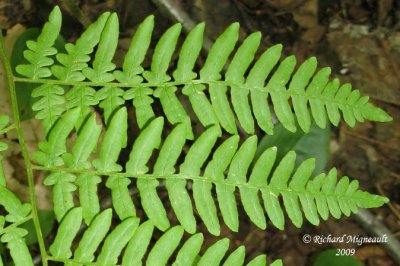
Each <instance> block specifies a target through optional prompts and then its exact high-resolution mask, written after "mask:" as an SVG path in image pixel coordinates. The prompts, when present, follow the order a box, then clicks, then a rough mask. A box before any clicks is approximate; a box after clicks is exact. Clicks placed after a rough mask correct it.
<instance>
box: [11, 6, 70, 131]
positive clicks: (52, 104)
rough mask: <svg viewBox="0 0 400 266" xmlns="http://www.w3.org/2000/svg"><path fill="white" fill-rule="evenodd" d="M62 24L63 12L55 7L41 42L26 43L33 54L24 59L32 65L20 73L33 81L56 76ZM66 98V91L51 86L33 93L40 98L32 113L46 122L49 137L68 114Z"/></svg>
mask: <svg viewBox="0 0 400 266" xmlns="http://www.w3.org/2000/svg"><path fill="white" fill-rule="evenodd" d="M61 20H62V19H61V11H60V9H59V8H58V7H55V8H54V9H53V11H52V12H51V13H50V16H49V21H48V22H47V23H46V24H45V25H44V26H43V29H42V32H41V33H40V35H39V36H38V38H37V41H31V40H30V41H28V42H27V43H26V45H27V47H28V48H29V50H26V51H25V52H24V57H25V59H26V60H27V61H28V62H29V63H30V64H24V65H19V66H17V68H16V71H17V73H19V74H21V75H22V76H25V77H28V78H31V79H39V78H47V77H50V76H51V75H52V72H51V70H50V66H52V65H53V64H54V60H53V59H52V58H51V56H53V55H55V54H57V49H56V48H55V47H53V46H54V44H55V41H56V40H57V38H58V36H59V33H60V28H61ZM63 95H64V89H63V88H62V87H60V86H58V85H49V84H43V85H40V86H38V87H37V88H35V89H34V90H33V92H32V97H35V98H36V97H40V99H39V100H38V101H37V102H35V104H34V105H33V107H32V109H33V110H34V111H36V112H37V114H36V118H37V119H42V120H43V121H44V122H43V125H44V128H45V132H46V133H47V132H48V131H49V130H50V128H51V127H52V126H53V125H54V123H55V121H56V120H57V119H58V117H59V116H60V115H61V113H62V112H63V111H64V110H65V108H64V106H63V105H64V103H65V99H64V97H63Z"/></svg>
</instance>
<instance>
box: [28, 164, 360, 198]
mask: <svg viewBox="0 0 400 266" xmlns="http://www.w3.org/2000/svg"><path fill="white" fill-rule="evenodd" d="M33 169H35V170H41V171H49V172H53V171H62V172H68V173H75V174H83V173H84V174H90V175H98V176H115V177H121V178H122V177H127V178H136V179H164V180H167V179H180V180H193V181H200V182H207V183H213V184H216V185H228V186H235V187H238V188H239V190H240V189H241V188H246V189H257V190H260V191H263V190H268V192H269V193H272V192H271V190H273V191H277V192H278V193H279V194H280V195H282V194H283V193H284V192H289V193H293V192H294V193H295V194H296V195H297V196H298V195H300V194H302V193H307V194H308V195H312V196H313V197H314V198H315V197H316V196H319V195H322V196H323V197H324V198H328V197H335V198H337V199H339V198H340V199H343V200H346V201H350V200H356V201H361V200H364V199H365V198H364V197H357V196H356V195H355V194H353V195H348V196H347V195H340V194H335V193H322V191H319V192H320V193H315V192H313V191H309V190H307V189H304V190H295V189H291V188H289V187H287V188H275V187H271V186H270V185H264V186H263V185H252V184H250V183H238V182H232V181H230V180H228V179H224V180H214V179H213V178H211V177H206V176H193V175H184V174H168V175H156V174H132V173H125V172H100V171H92V170H78V169H71V168H62V167H43V166H36V165H35V166H34V167H33ZM272 194H273V195H274V196H278V195H275V193H272Z"/></svg>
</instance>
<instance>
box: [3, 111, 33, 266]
mask: <svg viewBox="0 0 400 266" xmlns="http://www.w3.org/2000/svg"><path fill="white" fill-rule="evenodd" d="M8 123H9V118H8V116H5V115H1V116H0V135H3V134H4V133H6V132H7V131H9V130H10V129H12V128H13V126H8ZM7 148H8V146H7V144H6V143H5V142H2V141H0V152H2V151H5V150H7ZM0 206H1V207H2V208H3V209H4V211H2V215H1V216H0V240H1V242H2V243H5V244H7V249H8V250H9V251H10V255H11V258H12V260H13V262H14V264H15V265H17V266H19V265H32V266H33V261H32V256H31V254H30V252H29V249H28V247H27V245H26V243H25V239H24V237H25V236H26V235H27V234H28V231H27V230H25V229H22V228H19V227H18V226H19V225H21V224H23V223H25V222H26V221H28V220H29V219H31V217H30V215H31V205H30V204H28V203H22V202H21V201H20V199H19V198H18V197H17V196H16V195H15V194H14V193H13V192H12V191H11V190H9V189H8V188H7V187H6V177H5V174H4V170H3V156H2V155H1V154H0ZM3 215H5V216H3ZM5 225H7V226H6V227H5ZM2 263H3V261H2V260H1V258H0V264H1V265H3V264H2Z"/></svg>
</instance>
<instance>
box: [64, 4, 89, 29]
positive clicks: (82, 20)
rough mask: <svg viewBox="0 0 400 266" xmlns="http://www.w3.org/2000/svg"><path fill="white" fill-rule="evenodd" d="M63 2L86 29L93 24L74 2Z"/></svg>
mask: <svg viewBox="0 0 400 266" xmlns="http://www.w3.org/2000/svg"><path fill="white" fill-rule="evenodd" d="M62 2H63V3H64V4H65V5H66V6H67V7H68V9H69V11H70V12H71V13H72V14H73V15H74V16H75V17H76V19H77V20H78V21H79V22H80V23H81V24H82V25H83V27H85V29H86V28H87V27H88V26H89V25H90V24H91V23H92V22H91V21H90V19H89V18H88V17H87V16H86V15H85V14H84V13H83V12H82V10H81V9H80V8H79V6H78V5H77V4H76V3H75V2H74V1H72V0H62Z"/></svg>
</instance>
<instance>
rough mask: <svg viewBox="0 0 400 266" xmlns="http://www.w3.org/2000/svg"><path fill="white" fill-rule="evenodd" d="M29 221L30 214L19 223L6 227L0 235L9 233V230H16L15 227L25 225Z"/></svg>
mask: <svg viewBox="0 0 400 266" xmlns="http://www.w3.org/2000/svg"><path fill="white" fill-rule="evenodd" d="M30 219H32V214H30V215H28V216H26V217H25V218H24V219H22V220H21V221H19V222H16V223H13V224H12V225H10V226H7V227H6V228H4V229H3V230H1V231H0V235H4V234H5V233H8V232H9V231H11V229H13V228H16V227H18V226H20V225H21V224H24V223H26V222H27V221H29V220H30Z"/></svg>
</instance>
